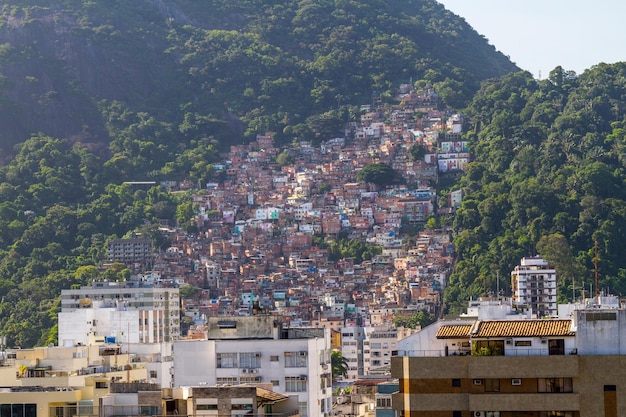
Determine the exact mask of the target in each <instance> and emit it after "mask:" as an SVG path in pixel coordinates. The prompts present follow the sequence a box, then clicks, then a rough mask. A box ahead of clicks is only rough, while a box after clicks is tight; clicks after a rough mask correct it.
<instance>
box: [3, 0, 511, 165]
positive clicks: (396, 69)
mask: <svg viewBox="0 0 626 417" xmlns="http://www.w3.org/2000/svg"><path fill="white" fill-rule="evenodd" d="M514 70H516V67H515V65H514V64H512V63H511V62H510V61H509V60H508V58H507V57H505V56H504V55H503V54H501V53H499V52H497V51H496V50H495V48H494V47H493V46H491V45H489V44H488V42H487V40H486V39H484V38H483V37H481V36H480V35H479V34H478V33H476V32H475V31H474V30H473V29H472V28H471V27H470V26H469V25H468V24H467V23H466V22H465V21H464V20H463V19H461V18H458V17H457V16H454V15H453V14H451V13H450V12H448V11H446V10H445V9H444V8H443V6H442V5H440V4H439V3H437V2H436V1H435V0H420V1H417V0H410V1H408V0H388V1H381V0H376V1H368V2H362V1H361V2H359V1H354V0H340V1H335V0H318V1H311V0H304V1H273V2H267V1H261V0H239V1H213V2H211V5H210V7H207V6H206V5H204V4H202V3H197V2H190V1H186V0H170V1H168V2H166V3H163V2H155V1H131V2H123V1H117V0H115V1H113V2H112V0H106V1H105V0H94V1H83V0H63V1H60V2H55V3H54V4H47V3H45V2H40V1H35V0H8V1H5V2H3V7H2V8H1V9H0V71H1V72H0V126H2V129H0V150H2V151H3V152H0V162H1V159H3V157H6V156H7V155H10V154H11V149H12V146H13V145H14V144H16V143H19V142H23V141H25V140H26V139H28V137H29V136H31V135H32V134H34V133H37V132H43V133H44V134H46V135H49V136H52V137H59V138H70V137H71V138H73V139H74V140H80V141H82V142H85V143H90V144H91V145H92V146H95V147H97V148H98V149H99V150H100V151H101V152H104V151H106V150H107V149H108V147H107V144H108V142H110V141H113V142H115V145H114V147H113V149H112V151H113V152H114V153H116V154H117V155H116V158H115V159H114V160H113V161H111V163H110V166H111V168H115V169H117V170H120V172H121V174H122V175H136V174H138V172H137V170H138V169H140V167H143V166H146V167H147V168H148V169H152V168H157V167H158V165H159V164H160V163H161V162H162V161H163V160H171V159H172V158H171V156H172V154H171V152H172V146H174V148H175V147H176V146H177V145H178V144H180V143H184V144H185V145H186V144H188V143H189V142H190V141H192V140H195V141H202V140H206V139H209V138H210V137H211V136H213V137H214V138H216V139H217V140H218V141H219V143H221V144H223V145H227V144H229V143H232V142H234V141H239V140H241V139H242V137H243V138H246V139H250V138H253V137H254V135H256V134H257V133H259V132H266V131H273V132H277V133H278V134H279V139H280V137H281V136H282V135H283V132H286V133H285V137H284V138H285V139H286V140H287V141H290V140H291V137H292V136H294V135H295V136H298V137H299V138H300V139H306V140H320V135H321V136H325V135H326V134H327V133H328V132H329V131H330V132H332V133H333V134H336V133H337V127H341V124H342V123H343V122H345V121H347V120H346V119H345V118H346V117H347V113H348V110H349V107H350V106H355V105H359V104H363V103H370V102H371V97H372V95H373V94H375V93H376V94H379V95H381V96H383V97H389V96H390V95H391V92H392V91H393V90H394V89H395V88H396V86H397V85H398V84H399V83H400V82H409V81H410V80H411V79H413V80H423V81H424V82H427V83H429V84H431V85H434V86H435V87H436V88H438V89H439V90H440V91H441V96H442V98H443V99H444V101H446V102H447V103H449V104H453V105H459V104H463V103H467V101H468V100H469V99H470V98H471V95H472V93H473V92H475V91H476V90H477V89H478V87H479V83H480V81H481V80H484V79H487V78H489V77H494V76H500V75H503V74H505V73H508V72H510V71H514ZM129 146H134V147H137V148H139V150H140V151H141V152H140V153H139V154H138V155H137V156H136V157H135V159H134V160H131V159H129V158H128V154H127V153H125V150H127V149H128V147H129Z"/></svg>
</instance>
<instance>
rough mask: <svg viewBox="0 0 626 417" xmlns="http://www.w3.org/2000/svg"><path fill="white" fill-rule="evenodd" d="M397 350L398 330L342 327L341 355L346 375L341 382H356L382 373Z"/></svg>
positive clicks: (379, 327)
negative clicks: (346, 371)
mask: <svg viewBox="0 0 626 417" xmlns="http://www.w3.org/2000/svg"><path fill="white" fill-rule="evenodd" d="M397 350H398V330H397V329H394V328H393V327H390V326H373V327H372V326H368V327H361V326H350V327H343V328H342V329H341V354H342V355H343V357H344V358H345V359H346V360H347V362H348V375H347V376H346V377H345V378H343V380H344V381H356V380H357V379H359V378H360V377H363V376H365V375H370V374H371V373H381V372H383V373H384V371H383V369H385V368H388V367H389V366H390V365H391V356H392V354H393V353H394V352H395V351H397Z"/></svg>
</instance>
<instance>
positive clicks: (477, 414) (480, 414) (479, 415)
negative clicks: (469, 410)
mask: <svg viewBox="0 0 626 417" xmlns="http://www.w3.org/2000/svg"><path fill="white" fill-rule="evenodd" d="M474 417H483V412H482V411H474Z"/></svg>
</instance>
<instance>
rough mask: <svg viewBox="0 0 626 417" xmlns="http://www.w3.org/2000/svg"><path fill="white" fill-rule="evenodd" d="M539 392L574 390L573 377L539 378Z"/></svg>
mask: <svg viewBox="0 0 626 417" xmlns="http://www.w3.org/2000/svg"><path fill="white" fill-rule="evenodd" d="M537 391H538V392H573V387H572V378H539V379H538V380H537Z"/></svg>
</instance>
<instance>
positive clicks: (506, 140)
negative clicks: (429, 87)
mask: <svg viewBox="0 0 626 417" xmlns="http://www.w3.org/2000/svg"><path fill="white" fill-rule="evenodd" d="M467 114H468V116H470V117H471V121H472V133H470V134H469V138H471V141H472V144H473V145H472V147H473V153H474V157H475V160H476V161H475V162H473V163H471V164H470V165H469V167H468V169H467V171H466V174H465V175H464V177H463V179H462V182H461V183H460V184H459V186H458V187H460V188H462V189H463V190H464V193H465V197H464V201H463V206H462V208H461V209H460V210H459V211H458V213H457V215H456V218H455V219H454V230H455V232H456V234H457V235H456V239H455V242H456V246H457V250H458V252H459V259H460V261H459V263H458V265H457V269H456V273H455V274H454V275H453V276H452V278H451V281H450V284H451V285H450V287H449V288H448V290H447V292H446V294H445V299H446V302H447V304H448V307H449V308H450V309H451V310H453V311H454V310H456V311H458V310H459V309H461V308H463V307H464V306H465V305H466V302H467V300H468V297H470V296H476V295H481V294H484V293H485V292H490V291H492V292H495V291H496V288H497V284H496V279H497V278H498V276H499V277H500V280H501V283H500V288H503V289H505V290H506V289H508V288H509V287H510V282H509V281H510V272H511V270H512V268H513V267H514V266H515V265H517V264H519V260H520V258H521V257H522V256H528V255H535V254H540V255H542V256H544V257H545V258H547V259H548V260H550V261H551V262H552V263H554V264H555V265H556V267H557V272H558V273H559V276H560V285H559V287H560V288H559V296H560V299H561V300H565V299H571V297H572V294H573V293H574V294H575V295H576V297H579V296H581V295H582V291H581V287H584V288H585V290H586V295H587V296H589V291H590V290H591V285H592V284H593V283H594V281H595V279H594V246H595V242H597V247H598V259H597V263H598V269H599V282H600V285H599V286H600V289H601V290H606V291H608V292H611V293H613V294H618V295H625V294H626V246H625V245H624V244H623V242H624V240H625V239H626V170H625V163H626V122H625V115H626V63H618V64H614V65H605V64H599V65H597V66H595V67H593V68H592V69H589V70H587V71H585V72H584V73H583V74H581V75H580V76H576V74H574V73H572V72H568V71H565V70H563V69H562V68H560V67H557V68H555V69H554V70H553V71H552V72H551V73H550V76H549V78H548V79H546V80H542V81H539V82H538V81H536V80H534V79H533V78H532V77H531V75H530V74H529V73H527V72H519V73H515V74H510V75H507V76H505V77H503V78H502V79H501V80H499V81H494V82H490V83H487V84H486V85H484V86H483V88H482V89H481V90H480V91H479V92H478V94H476V96H475V97H474V99H473V101H472V103H471V104H470V106H469V107H468V109H467ZM572 283H573V284H574V287H575V288H572ZM572 290H574V291H572ZM593 292H595V289H593Z"/></svg>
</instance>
